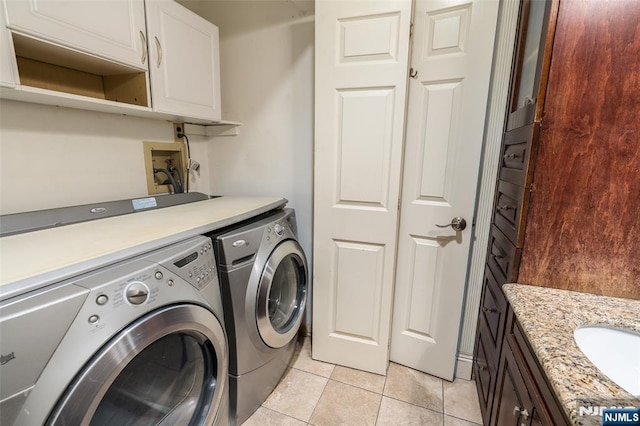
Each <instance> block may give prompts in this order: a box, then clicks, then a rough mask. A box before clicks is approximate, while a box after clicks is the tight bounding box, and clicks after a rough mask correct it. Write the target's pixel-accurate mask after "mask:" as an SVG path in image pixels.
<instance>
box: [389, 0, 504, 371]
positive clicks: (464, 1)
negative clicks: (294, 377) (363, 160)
mask: <svg viewBox="0 0 640 426" xmlns="http://www.w3.org/2000/svg"><path fill="white" fill-rule="evenodd" d="M497 13H498V2H497V0H454V1H451V0H447V1H433V0H417V1H416V5H415V19H414V35H413V47H412V49H413V53H412V59H411V67H412V70H413V74H412V76H413V78H411V82H410V86H409V104H408V105H409V106H408V112H407V135H406V142H405V157H404V171H403V187H402V207H401V217H400V230H399V234H398V261H397V275H396V277H397V278H396V288H395V302H394V303H395V304H394V315H393V333H392V339H391V360H392V361H395V362H398V363H400V364H404V365H407V366H410V367H412V368H415V369H418V370H421V371H424V372H426V373H429V374H433V375H436V376H439V377H442V378H445V379H448V380H451V379H453V373H454V367H455V362H456V351H457V346H458V333H459V330H460V323H461V314H462V305H463V300H464V289H465V280H466V276H467V270H468V262H469V247H470V243H471V239H472V237H473V229H472V228H473V227H472V219H473V210H474V205H475V198H476V190H477V180H478V170H479V167H480V154H481V149H482V140H483V134H484V121H485V114H486V108H487V97H488V93H489V80H490V74H491V59H492V58H493V43H494V36H495V31H496V22H497ZM455 217H462V218H464V219H465V220H466V222H467V226H466V228H465V229H464V230H462V231H456V230H454V229H452V227H445V228H439V227H437V226H436V225H438V224H439V225H446V224H448V223H451V221H452V219H453V218H455Z"/></svg>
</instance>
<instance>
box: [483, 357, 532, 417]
mask: <svg viewBox="0 0 640 426" xmlns="http://www.w3.org/2000/svg"><path fill="white" fill-rule="evenodd" d="M500 368H501V373H500V379H499V380H498V382H499V384H498V387H497V389H496V393H495V402H494V407H495V408H494V411H493V416H494V417H493V421H492V424H494V425H497V426H528V425H530V424H531V423H529V422H530V421H531V420H532V418H536V419H537V415H534V413H533V411H534V408H533V404H532V402H531V397H530V396H529V391H528V389H527V386H526V385H525V382H524V379H523V376H522V373H521V372H520V368H519V367H518V364H516V361H515V358H514V356H513V353H512V352H511V348H510V347H509V345H504V348H503V350H502V357H501V359H500ZM534 424H535V423H534ZM538 424H539V422H538Z"/></svg>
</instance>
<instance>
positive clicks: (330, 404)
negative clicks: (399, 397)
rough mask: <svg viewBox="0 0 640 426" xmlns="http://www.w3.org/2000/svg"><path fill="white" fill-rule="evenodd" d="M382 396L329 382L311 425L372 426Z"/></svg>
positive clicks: (314, 412)
mask: <svg viewBox="0 0 640 426" xmlns="http://www.w3.org/2000/svg"><path fill="white" fill-rule="evenodd" d="M381 398H382V395H380V394H377V393H374V392H369V391H366V390H364V389H360V388H357V387H355V386H350V385H346V384H344V383H340V382H336V381H333V380H329V383H327V386H326V387H325V389H324V392H323V393H322V397H320V401H318V405H317V406H316V409H315V410H314V411H313V415H312V416H311V420H310V421H309V423H310V424H312V425H318V426H325V425H326V426H335V425H359V426H360V425H363V426H364V425H374V424H375V422H376V415H377V414H378V408H379V407H380V399H381Z"/></svg>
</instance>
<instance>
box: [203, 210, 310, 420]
mask: <svg viewBox="0 0 640 426" xmlns="http://www.w3.org/2000/svg"><path fill="white" fill-rule="evenodd" d="M214 243H215V248H216V257H217V259H218V262H219V274H220V285H221V288H222V297H223V305H224V313H225V322H226V325H227V334H228V336H229V348H230V350H229V377H230V381H229V385H230V386H229V392H230V393H229V396H230V407H231V417H232V419H234V418H235V421H237V424H241V423H242V422H244V421H245V420H246V419H247V418H249V416H250V415H251V414H252V413H253V412H254V411H255V410H256V409H257V408H258V407H259V406H260V404H262V402H264V400H265V399H266V398H267V396H269V394H270V393H271V391H272V390H273V389H274V388H275V386H276V385H277V384H278V382H279V381H280V378H281V377H282V375H283V374H284V372H285V370H286V369H287V366H288V364H289V362H290V360H291V357H292V355H293V351H294V349H295V345H296V340H297V339H296V336H297V333H298V329H299V327H300V324H301V322H302V319H303V316H304V308H305V304H306V300H307V273H308V271H307V261H306V258H305V255H304V252H303V250H302V248H301V247H300V245H299V244H298V241H297V239H296V220H295V212H294V210H292V209H284V210H278V211H276V212H274V213H271V214H267V215H263V216H260V217H258V218H255V219H252V220H251V221H250V222H249V223H248V224H247V223H245V224H244V225H241V226H240V227H239V228H236V229H233V230H231V231H228V232H226V233H224V234H222V235H216V236H215V241H214Z"/></svg>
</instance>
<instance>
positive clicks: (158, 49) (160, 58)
mask: <svg viewBox="0 0 640 426" xmlns="http://www.w3.org/2000/svg"><path fill="white" fill-rule="evenodd" d="M153 38H154V39H155V40H156V52H158V60H157V61H156V66H157V67H158V68H160V64H161V63H162V46H161V45H160V40H158V37H155V36H154V37H153Z"/></svg>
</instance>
